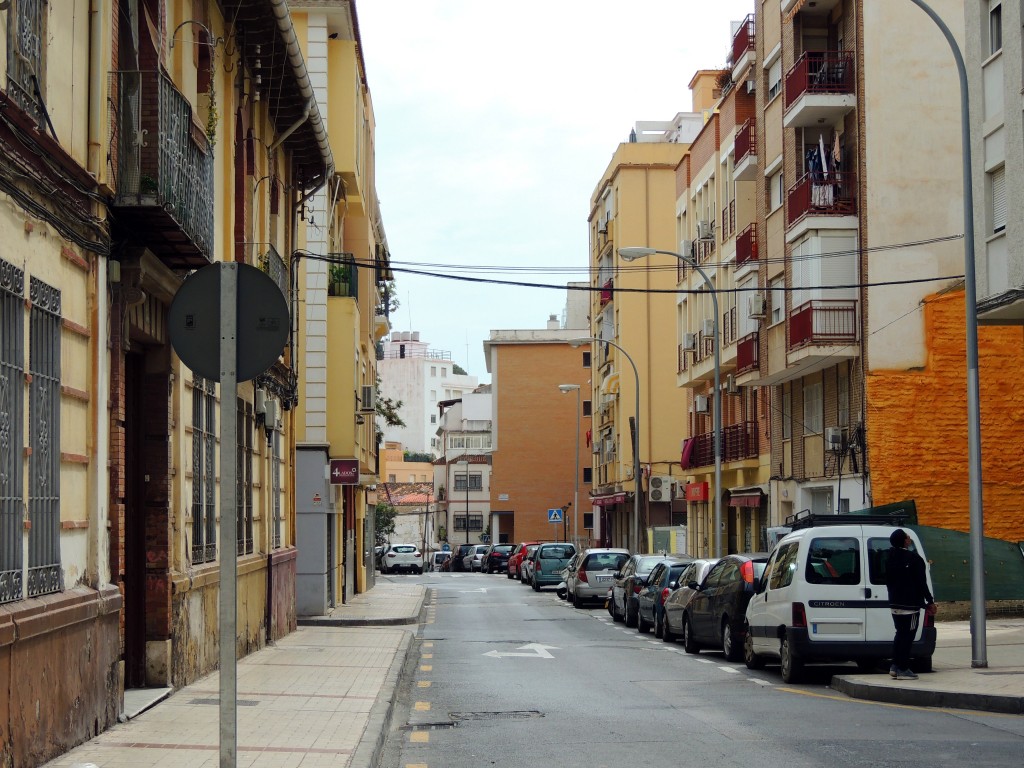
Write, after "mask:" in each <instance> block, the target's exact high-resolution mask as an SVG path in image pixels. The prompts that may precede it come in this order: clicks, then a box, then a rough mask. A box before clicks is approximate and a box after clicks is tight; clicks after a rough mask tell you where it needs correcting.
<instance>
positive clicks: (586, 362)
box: [583, 349, 590, 368]
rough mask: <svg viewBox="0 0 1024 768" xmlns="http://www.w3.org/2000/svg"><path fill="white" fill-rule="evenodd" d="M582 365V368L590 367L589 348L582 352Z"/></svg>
mask: <svg viewBox="0 0 1024 768" xmlns="http://www.w3.org/2000/svg"><path fill="white" fill-rule="evenodd" d="M583 367H584V368H589V367H590V350H589V349H588V350H587V351H586V352H584V353H583Z"/></svg>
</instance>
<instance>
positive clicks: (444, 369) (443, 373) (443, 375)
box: [441, 368, 448, 378]
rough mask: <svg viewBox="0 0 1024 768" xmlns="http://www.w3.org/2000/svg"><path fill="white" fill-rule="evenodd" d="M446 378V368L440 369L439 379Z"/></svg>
mask: <svg viewBox="0 0 1024 768" xmlns="http://www.w3.org/2000/svg"><path fill="white" fill-rule="evenodd" d="M447 376H448V369H447V368H442V369H441V378H445V377H447Z"/></svg>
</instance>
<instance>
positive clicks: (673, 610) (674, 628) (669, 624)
mask: <svg viewBox="0 0 1024 768" xmlns="http://www.w3.org/2000/svg"><path fill="white" fill-rule="evenodd" d="M717 562H718V560H717V559H716V558H712V559H698V560H693V561H691V562H690V563H689V564H688V565H687V566H686V567H685V568H684V569H683V572H682V573H681V574H680V575H679V586H678V587H676V588H675V589H674V590H672V591H671V592H669V594H668V597H666V598H665V604H664V609H665V610H664V626H663V627H662V632H661V639H662V640H664V641H665V642H666V643H674V642H675V641H676V638H678V637H680V636H681V635H682V634H683V609H684V608H686V604H687V603H689V602H690V598H691V597H693V595H694V594H695V593H696V592H697V590H696V588H691V587H690V586H688V585H690V584H694V585H697V584H700V583H701V582H702V581H704V577H705V576H707V575H708V571H709V570H711V566H713V565H714V564H715V563H717Z"/></svg>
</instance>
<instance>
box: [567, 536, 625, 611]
mask: <svg viewBox="0 0 1024 768" xmlns="http://www.w3.org/2000/svg"><path fill="white" fill-rule="evenodd" d="M628 559H629V550H628V549H612V548H609V547H592V548H590V549H584V550H583V551H582V552H580V553H579V554H577V555H576V557H574V558H573V559H572V560H570V561H569V564H568V565H567V566H566V572H565V590H566V599H568V600H569V602H570V603H572V604H573V605H574V606H576V607H577V608H583V607H584V606H585V605H586V604H587V603H590V602H601V603H603V602H604V600H605V597H606V596H607V595H608V588H609V587H610V586H611V584H612V581H613V580H614V578H615V573H616V572H617V571H618V570H619V569H620V568H622V566H623V564H624V563H625V562H626V561H627V560H628Z"/></svg>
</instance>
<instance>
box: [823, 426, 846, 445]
mask: <svg viewBox="0 0 1024 768" xmlns="http://www.w3.org/2000/svg"><path fill="white" fill-rule="evenodd" d="M825 450H826V451H841V450H843V428H842V427H825Z"/></svg>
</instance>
